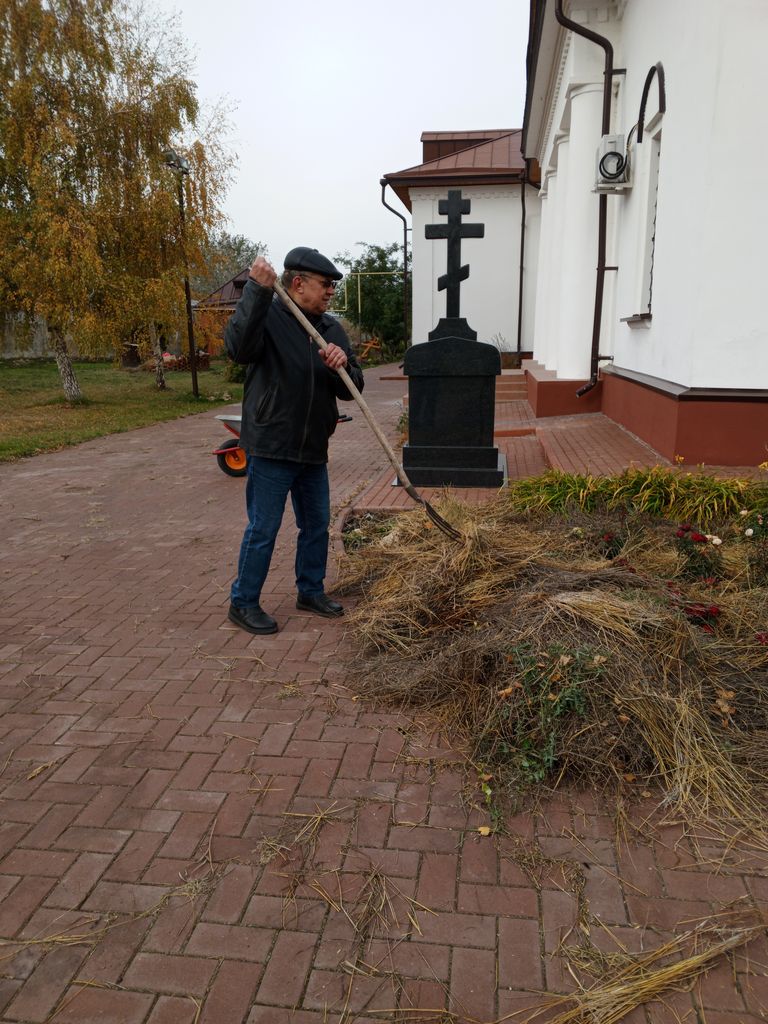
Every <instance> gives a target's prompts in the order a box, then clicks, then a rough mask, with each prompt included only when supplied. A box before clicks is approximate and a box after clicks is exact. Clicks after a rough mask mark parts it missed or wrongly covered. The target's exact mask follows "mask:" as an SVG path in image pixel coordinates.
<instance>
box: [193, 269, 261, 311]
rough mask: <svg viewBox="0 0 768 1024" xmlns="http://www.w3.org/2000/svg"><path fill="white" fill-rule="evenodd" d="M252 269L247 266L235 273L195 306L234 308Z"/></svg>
mask: <svg viewBox="0 0 768 1024" xmlns="http://www.w3.org/2000/svg"><path fill="white" fill-rule="evenodd" d="M250 269H251V268H250V267H246V268H245V270H241V271H240V273H239V274H235V276H234V277H232V278H230V279H229V281H227V283H226V284H223V285H222V286H221V288H217V289H216V291H215V292H211V294H210V295H206V297H205V298H204V299H200V300H199V301H198V302H197V303H196V304H195V308H196V309H234V308H235V306H236V305H237V303H238V301H239V299H240V296H241V295H242V294H243V288H245V282H246V281H247V280H248V274H249V273H250Z"/></svg>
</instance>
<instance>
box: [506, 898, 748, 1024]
mask: <svg viewBox="0 0 768 1024" xmlns="http://www.w3.org/2000/svg"><path fill="white" fill-rule="evenodd" d="M766 923H768V922H766V921H764V920H761V919H758V916H757V915H756V914H754V913H753V914H744V915H742V918H741V920H737V919H736V920H734V919H732V920H731V921H718V920H710V921H705V922H702V923H701V924H700V925H699V926H698V927H697V928H694V929H691V930H688V931H686V932H684V933H683V934H682V935H678V936H676V937H675V938H674V939H671V940H670V941H669V942H666V943H664V944H663V945H661V946H658V947H657V948H656V949H652V950H649V951H647V952H645V953H642V954H640V955H637V956H630V955H627V956H626V957H625V958H624V959H626V961H627V962H626V963H625V964H624V965H623V966H621V967H619V969H617V970H615V971H613V972H610V973H609V974H608V976H604V977H603V978H601V980H600V981H599V982H597V983H596V984H594V985H592V986H590V987H589V988H583V987H582V988H581V990H580V991H579V992H576V993H573V994H572V995H567V996H555V997H554V998H552V999H547V1000H546V1001H545V1002H544V1003H543V1004H542V1005H541V1006H540V1007H537V1010H536V1012H534V1013H533V1015H529V1016H526V1017H525V1018H524V1022H521V1024H535V1022H536V1020H537V1018H539V1017H540V1016H541V1015H542V1014H546V1018H545V1019H546V1020H547V1021H548V1024H583V1022H587V1021H589V1022H591V1024H618V1022H619V1021H621V1020H624V1019H625V1017H626V1016H627V1014H629V1013H631V1011H632V1010H634V1009H635V1008H636V1007H638V1006H641V1005H642V1004H643V1003H649V1002H652V1001H653V1000H655V999H659V998H662V997H663V996H664V995H665V994H668V993H669V992H671V991H673V990H675V989H680V988H683V987H684V986H686V985H689V984H690V983H691V982H693V981H694V980H695V979H696V978H697V977H699V976H700V975H701V974H703V973H704V972H705V971H708V970H709V969H710V968H711V967H712V966H713V965H714V963H715V961H717V960H719V959H720V957H722V956H724V955H725V954H727V953H730V952H731V951H732V950H735V949H737V948H739V947H742V946H744V945H746V944H747V943H748V942H750V941H751V940H752V939H756V938H758V937H759V936H760V935H762V934H764V932H765V928H766ZM557 1007H565V1009H563V1010H562V1012H560V1013H558V1014H556V1015H555V1016H554V1017H553V1016H552V1015H551V1011H552V1010H553V1009H557Z"/></svg>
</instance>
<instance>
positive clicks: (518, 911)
mask: <svg viewBox="0 0 768 1024" xmlns="http://www.w3.org/2000/svg"><path fill="white" fill-rule="evenodd" d="M380 376H381V374H380V372H377V371H369V372H368V375H367V379H368V387H367V392H366V393H367V397H368V398H369V400H370V401H371V404H372V406H373V407H374V409H375V410H376V414H377V416H379V417H380V418H381V421H382V422H383V423H385V424H386V425H387V427H388V429H390V430H392V432H393V433H394V425H395V422H396V420H397V417H398V415H399V413H400V406H399V401H400V398H401V396H402V390H403V389H402V386H401V385H398V384H397V383H396V382H387V381H381V380H380V379H379V377H380ZM506 404H508V405H514V404H515V403H506ZM352 414H353V416H354V420H353V422H352V423H347V424H342V425H340V427H339V429H338V432H337V435H336V438H335V439H334V441H333V448H332V480H333V488H334V491H333V497H334V502H335V505H336V507H337V508H341V507H342V506H345V505H349V504H352V505H354V506H355V507H357V508H370V507H376V505H377V503H378V505H384V504H387V503H388V502H389V503H390V504H392V505H394V506H396V505H397V503H398V502H399V501H400V500H401V499H402V497H403V495H402V491H398V490H397V489H395V488H392V487H391V486H390V484H389V481H390V480H391V478H392V473H391V471H387V470H386V462H385V458H384V456H383V454H382V453H381V452H380V450H379V449H378V447H377V444H376V442H375V440H374V439H373V437H372V436H371V435H370V433H369V432H368V431H367V429H366V427H365V424H364V421H363V419H362V417H361V416H360V414H359V413H356V410H354V409H353V410H352ZM520 418H521V417H518V419H520ZM522 418H523V419H524V418H525V417H524V416H523V417H522ZM579 419H580V420H582V419H583V420H584V421H585V422H584V423H583V424H581V425H578V424H574V429H573V431H572V432H571V434H570V436H571V439H572V443H569V441H568V437H569V433H568V431H567V430H566V429H565V427H566V425H565V424H563V423H561V424H555V423H552V424H550V425H549V429H550V433H551V435H552V440H551V443H550V444H549V445H547V443H545V442H546V438H544V440H542V437H543V435H541V434H539V435H538V438H537V437H536V436H533V435H523V436H518V437H514V436H511V437H507V438H504V439H503V442H504V444H505V445H506V444H509V445H511V446H512V448H508V449H507V450H508V453H509V451H512V450H513V449H514V446H518V447H519V448H520V453H519V455H518V454H516V455H515V456H514V459H515V462H514V464H515V465H516V466H518V467H519V471H520V472H523V471H524V468H525V467H526V466H527V467H529V468H531V467H534V468H535V467H541V466H543V465H544V464H545V461H544V460H545V459H546V457H547V455H549V457H550V459H554V458H557V459H562V460H563V464H567V460H568V459H575V458H576V455H577V454H578V452H577V450H578V451H580V452H581V457H584V452H585V451H586V452H587V455H588V454H589V447H590V444H591V445H592V451H593V453H597V452H601V453H602V454H603V456H604V455H605V453H606V452H607V451H609V450H612V451H613V452H614V457H615V459H617V460H619V461H621V459H622V458H625V459H629V458H632V457H634V456H632V455H627V453H628V452H634V453H635V455H636V456H637V455H638V453H639V452H640V449H642V450H643V451H644V452H645V453H646V456H647V453H648V450H647V449H644V448H643V446H640V447H639V448H638V447H636V446H637V445H638V444H639V443H638V442H636V441H634V439H632V438H629V436H628V435H626V434H624V432H622V431H619V430H618V428H611V427H610V425H608V424H607V421H605V420H603V419H602V417H595V418H592V417H583V418H579ZM586 421H588V422H586ZM590 422H591V423H593V424H594V431H593V432H592V433H590V429H591V428H590V426H589V423H590ZM609 435H610V436H609ZM590 438H591V439H592V440H591V441H590ZM223 439H224V437H223V431H222V430H221V428H220V426H219V425H218V424H217V423H216V422H215V420H214V419H213V411H210V412H207V413H205V414H202V415H200V416H195V417H192V418H189V419H185V420H179V421H176V422H174V423H169V424H164V425H160V426H156V427H151V428H147V429H143V430H138V431H135V432H132V433H129V434H125V435H122V436H112V437H108V438H104V439H101V440H97V441H93V442H89V443H87V444H84V445H81V446H79V447H77V448H73V449H69V450H65V451H62V452H58V453H55V454H50V455H42V456H39V457H37V458H35V459H31V460H26V461H23V462H20V463H17V464H14V465H8V464H6V465H2V466H0V513H1V514H2V522H3V527H4V529H3V539H2V543H1V544H0V708H1V709H2V711H3V714H2V717H1V718H0V768H1V769H2V779H1V783H0V784H1V787H2V788H1V789H0V793H1V800H0V858H1V859H0V897H1V901H0V936H2V942H3V948H2V951H0V958H2V960H1V962H0V1015H1V1018H2V1021H3V1022H14V1024H19V1022H30V1024H31V1022H35V1024H38V1022H47V1021H55V1022H57V1024H65V1022H75V1021H76V1022H78V1024H91V1022H94V1024H95V1022H99V1024H109V1022H115V1024H118V1022H119V1024H140V1022H144V1024H195V1022H199V1024H241V1022H246V1021H247V1022H248V1024H283V1022H285V1024H331V1022H338V1024H341V1022H342V1021H343V1022H344V1024H352V1022H358V1024H372V1022H374V1021H395V1020H408V1021H411V1022H414V1021H416V1020H423V1021H425V1022H426V1021H439V1020H441V1019H443V1020H451V1021H462V1022H468V1021H482V1022H490V1021H494V1020H498V1019H499V1018H505V1017H506V1015H507V1014H510V1013H513V1012H514V1011H516V1010H519V1009H520V1008H521V1007H524V1006H530V1005H532V1004H535V1003H536V1002H537V1000H538V998H539V996H538V993H539V992H540V991H542V990H545V989H548V990H550V991H569V990H572V988H573V980H572V978H571V976H570V974H569V973H568V971H567V969H566V963H565V960H564V959H563V958H562V957H561V956H559V955H557V950H558V948H559V946H560V944H561V943H562V942H565V943H567V944H573V943H575V942H576V941H578V938H579V937H580V936H581V937H583V932H580V931H579V930H578V929H576V930H575V925H576V924H577V920H587V921H589V929H590V934H591V938H592V941H593V942H594V943H595V944H596V945H597V946H599V947H600V948H601V949H604V950H606V951H610V950H611V949H612V948H616V947H615V946H613V943H614V941H615V942H617V943H623V944H624V945H625V946H626V947H627V948H630V949H639V948H641V947H643V948H647V947H652V946H654V945H656V944H657V943H659V942H660V941H661V940H662V939H664V938H666V937H668V935H669V934H670V932H671V931H672V930H674V929H675V928H681V927H688V925H689V923H690V922H692V921H693V920H695V919H697V918H699V917H701V916H706V915H709V914H711V913H713V912H716V911H719V910H721V909H722V908H723V907H724V906H726V905H727V904H729V903H731V902H732V901H734V900H742V901H745V902H746V903H748V904H750V905H751V904H759V905H761V906H763V907H765V906H768V879H767V878H766V875H765V870H764V863H763V861H762V860H760V859H759V858H757V857H748V856H739V855H737V854H735V853H733V852H731V853H726V852H725V851H721V850H718V849H708V850H707V851H706V854H707V858H708V862H707V863H704V864H701V863H698V862H697V861H696V859H695V857H694V853H693V850H692V848H691V846H690V844H689V842H688V840H687V838H686V837H684V836H682V834H681V833H680V832H678V831H675V830H674V829H667V830H665V831H663V832H662V833H661V834H660V835H659V837H658V841H656V842H654V844H653V845H646V844H645V843H643V842H640V841H638V842H635V841H631V842H630V843H629V844H628V845H625V846H622V847H621V848H620V849H619V848H617V847H616V845H615V844H614V842H613V840H612V835H613V831H612V825H611V821H610V820H609V817H608V811H609V808H607V807H604V806H602V804H601V802H600V800H598V799H596V798H595V797H593V796H591V795H589V794H587V795H586V796H579V795H576V794H574V795H572V796H571V797H570V798H566V797H565V796H563V797H561V798H559V799H558V800H556V801H553V802H552V803H550V804H548V805H547V806H545V807H544V808H543V809H542V812H541V813H540V814H538V815H536V816H530V815H528V816H521V817H520V818H519V819H516V820H514V821H512V822H510V823H509V825H510V829H511V833H512V835H511V836H510V837H509V838H504V839H496V838H494V837H493V836H489V837H483V836H481V835H480V834H479V833H478V831H477V828H478V826H481V825H485V824H486V816H485V814H484V813H483V812H482V811H481V810H478V809H474V808H473V807H472V800H471V799H470V800H466V799H465V797H466V795H467V792H468V791H467V790H466V786H465V783H466V778H465V774H464V771H463V769H462V766H461V763H460V758H459V756H458V755H457V754H456V753H454V752H451V751H450V750H449V749H448V748H447V747H446V746H445V745H443V744H441V743H440V742H439V740H438V739H437V738H436V737H434V736H432V735H430V733H429V728H428V723H427V722H424V721H421V719H420V720H419V721H418V722H414V721H412V720H409V719H406V718H404V717H402V716H398V715H395V714H391V713H386V712H385V711H373V710H371V708H370V706H367V705H366V704H364V703H363V702H361V701H359V700H357V699H356V695H355V693H354V691H353V689H347V687H346V686H345V683H346V682H349V679H348V677H347V670H346V669H345V667H344V656H345V654H346V653H347V652H348V642H347V641H346V640H345V638H344V625H343V623H338V622H327V621H325V620H321V619H316V618H313V617H311V616H309V615H305V614H301V613H298V612H296V610H295V607H294V593H293V586H292V571H291V563H292V540H291V534H292V530H291V528H290V526H287V527H286V528H285V532H284V534H283V535H281V538H280V540H279V542H278V549H277V553H276V559H275V566H274V570H273V573H272V576H271V577H270V581H269V590H268V593H266V594H265V597H264V603H265V606H266V607H267V608H268V610H269V611H271V612H273V613H274V614H276V616H277V618H278V620H279V622H280V625H281V631H280V633H279V634H277V635H276V636H274V637H265V638H261V639H259V638H252V637H250V636H248V635H247V634H245V633H242V632H240V631H238V630H236V629H234V628H233V627H231V626H230V624H229V623H228V622H227V621H226V606H227V591H228V586H229V582H230V578H231V573H232V567H233V563H234V559H235V555H236V551H237V547H238V543H239V539H240V535H241V532H242V527H243V523H244V514H243V508H242V481H240V480H235V479H230V478H228V477H225V476H224V475H223V474H222V473H221V472H220V471H219V470H218V469H217V467H216V464H215V460H214V458H213V457H212V456H211V455H210V451H211V449H212V447H213V446H214V445H215V444H216V443H218V442H219V441H221V440H223ZM537 445H539V446H540V447H541V451H540V450H539V447H536V446H537ZM569 445H570V446H569ZM526 446H527V447H526ZM611 446H613V447H612V448H611ZM542 451H543V452H544V455H543V456H542ZM553 453H554V454H553ZM569 453H570V454H569ZM622 453H623V455H622ZM382 481H384V482H385V483H384V484H382ZM377 495H378V497H377ZM393 496H394V497H393ZM465 497H467V498H470V497H473V498H481V497H483V493H482V492H478V493H477V494H475V495H465ZM288 518H289V517H288ZM469 795H470V797H471V796H472V793H471V786H470V790H469ZM318 814H320V816H319V817H318ZM302 833H303V834H302ZM520 844H524V847H525V849H527V850H528V851H531V850H535V851H537V852H538V854H539V855H540V858H544V857H546V858H549V859H548V860H544V859H541V864H542V868H541V873H540V876H539V877H538V878H537V884H535V885H534V884H533V883H532V881H531V878H530V877H529V876H528V875H527V874H525V873H524V872H523V871H522V870H521V868H520V867H519V866H518V862H517V860H516V859H515V854H516V851H518V850H519V849H520ZM720 857H722V858H723V860H722V863H720V870H719V872H718V873H714V867H713V865H717V864H718V863H719V860H718V858H720ZM270 858H271V859H270ZM566 862H567V863H566ZM574 865H576V866H578V871H577V874H578V878H579V882H580V884H579V885H575V884H574V882H573V879H574V877H575V876H574V874H573V869H574ZM566 868H570V871H566ZM582 884H583V893H582V896H581V897H580V896H579V889H580V888H581V886H582ZM385 894H388V896H389V899H390V901H391V902H390V903H387V902H386V901H385V900H384V895H385ZM585 899H586V900H588V905H587V904H586V903H585V902H584V900H585ZM377 901H378V902H377ZM587 911H588V913H587ZM585 914H586V915H587V916H586V917H585ZM353 922H357V925H356V927H355V926H353ZM612 936H615V940H614V938H612ZM11 940H13V941H11ZM45 940H47V941H45ZM767 963H768V947H767V946H766V943H765V941H764V940H762V941H758V942H753V943H752V944H751V946H750V947H749V949H748V950H747V951H746V952H740V953H738V954H737V955H736V956H735V957H734V958H733V960H732V961H730V962H728V961H725V960H723V961H722V962H720V963H718V965H717V966H716V967H715V968H714V970H713V971H711V972H710V974H709V975H707V976H706V977H705V978H704V980H703V981H701V982H699V983H697V984H696V985H695V986H694V987H693V989H692V990H691V991H690V992H679V993H673V994H672V995H671V996H670V997H669V998H668V999H667V1001H666V1003H664V1004H659V1003H655V1004H653V1005H652V1006H651V1007H650V1008H649V1009H648V1010H647V1011H646V1010H638V1011H636V1012H634V1013H633V1014H631V1015H630V1016H629V1017H627V1018H626V1019H627V1020H629V1021H632V1022H645V1024H648V1022H671V1021H677V1020H685V1021H690V1022H697V1024H703V1022H705V1021H706V1022H707V1024H739V1022H750V1021H757V1020H762V1019H765V1016H764V1015H765V1013H766V1007H768V977H767V976H766V975H767V973H768V968H767V967H766V964H767ZM443 1007H447V1008H448V1009H449V1010H450V1011H451V1013H452V1014H453V1015H454V1016H450V1017H448V1016H445V1017H444V1018H441V1017H440V1016H438V1015H437V1014H436V1013H435V1012H431V1011H436V1010H438V1009H440V1008H443ZM396 1008H400V1010H401V1011H403V1012H402V1013H401V1014H400V1015H399V1016H398V1014H397V1012H396ZM696 1008H699V1009H698V1016H697V1009H696ZM409 1009H412V1010H413V1012H412V1013H406V1012H405V1011H406V1010H409ZM416 1011H419V1012H416ZM514 1019H515V1020H519V1018H517V1017H515V1018H514Z"/></svg>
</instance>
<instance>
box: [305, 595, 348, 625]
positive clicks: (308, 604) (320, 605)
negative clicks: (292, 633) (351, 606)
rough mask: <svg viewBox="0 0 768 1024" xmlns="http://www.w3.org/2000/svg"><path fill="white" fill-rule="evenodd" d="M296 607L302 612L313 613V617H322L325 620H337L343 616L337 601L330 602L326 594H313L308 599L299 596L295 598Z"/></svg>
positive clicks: (342, 610)
mask: <svg viewBox="0 0 768 1024" xmlns="http://www.w3.org/2000/svg"><path fill="white" fill-rule="evenodd" d="M296 607H297V608H298V609H299V610H300V611H302V612H314V613H315V615H322V616H324V617H325V618H326V619H338V617H339V616H340V615H343V614H344V609H343V608H342V606H341V605H340V604H339V603H338V601H332V600H331V599H330V597H328V596H327V595H326V594H313V595H312V596H310V597H305V596H302V595H301V594H299V596H298V597H297V598H296Z"/></svg>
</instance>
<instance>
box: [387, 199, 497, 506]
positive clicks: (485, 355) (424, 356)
mask: <svg viewBox="0 0 768 1024" xmlns="http://www.w3.org/2000/svg"><path fill="white" fill-rule="evenodd" d="M469 212H470V200H469V199H462V198H461V190H460V189H451V190H449V192H448V198H447V199H441V200H439V202H438V213H439V214H440V215H441V216H445V217H447V223H445V224H428V225H426V228H425V233H426V237H427V238H434V239H443V238H444V239H446V240H447V243H448V263H447V271H446V273H445V274H442V275H441V276H440V277H439V278H438V280H437V287H438V291H445V292H446V293H447V294H446V315H445V316H444V317H441V318H440V320H439V321H438V323H437V326H436V327H435V328H434V330H432V331H430V332H429V336H428V337H429V340H428V341H426V342H422V343H421V344H417V345H412V346H411V348H409V349H408V351H407V352H406V354H405V361H404V363H403V370H404V373H405V375H406V376H407V377H408V443H407V444H406V445H404V446H403V468H404V469H405V470H406V472H407V473H408V476H409V477H410V478H411V480H412V481H413V483H414V484H421V485H425V484H426V485H432V486H444V485H452V486H454V487H500V486H501V485H502V484H503V483H504V479H505V475H506V463H505V459H504V456H503V455H501V454H500V453H499V450H498V448H496V447H494V444H493V421H494V403H495V398H496V377H497V376H498V375H499V374H500V373H501V356H500V355H499V351H498V349H497V348H496V347H495V346H494V345H488V344H485V343H484V342H479V341H477V340H476V339H477V332H476V331H473V330H472V328H471V327H470V326H469V324H468V323H467V321H466V319H465V318H464V317H462V316H460V312H461V305H460V289H461V282H462V281H466V280H467V278H468V277H469V264H464V265H463V266H462V263H461V240H462V239H463V238H482V237H483V235H484V233H485V226H484V225H483V224H467V223H464V222H463V221H462V217H463V216H464V215H465V214H468V213H469Z"/></svg>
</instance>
